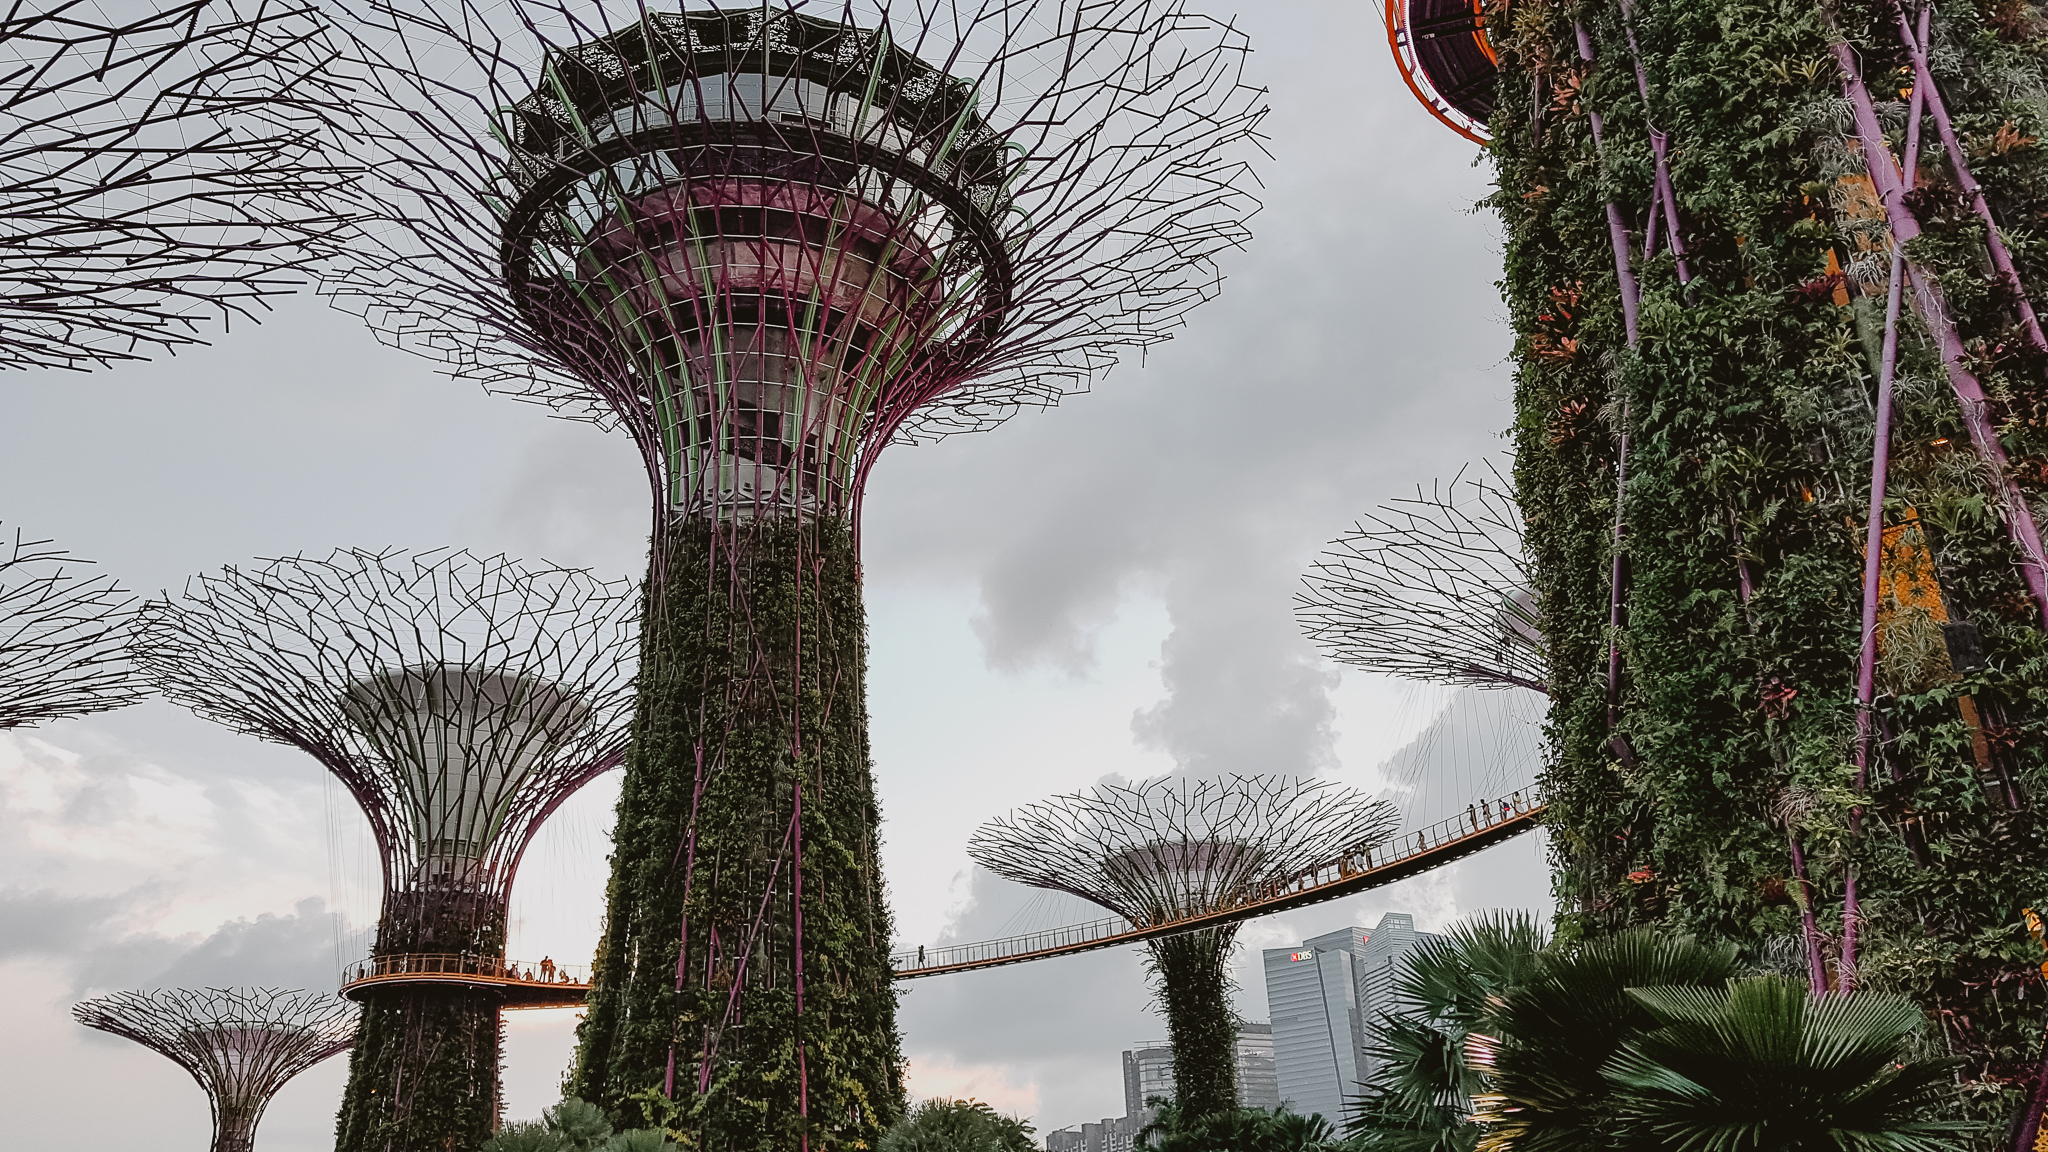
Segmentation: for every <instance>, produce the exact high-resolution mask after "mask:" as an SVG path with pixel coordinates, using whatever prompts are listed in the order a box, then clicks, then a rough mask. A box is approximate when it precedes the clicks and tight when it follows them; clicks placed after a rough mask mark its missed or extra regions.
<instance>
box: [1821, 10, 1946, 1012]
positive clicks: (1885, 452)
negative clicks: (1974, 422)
mask: <svg viewBox="0 0 2048 1152" xmlns="http://www.w3.org/2000/svg"><path fill="white" fill-rule="evenodd" d="M1925 19H1926V18H1925V16H1924V15H1923V16H1922V23H1923V26H1924V23H1925ZM1923 91H1924V86H1923V85H1915V86H1914V88H1913V99H1912V100H1911V102H1910V103H1909V105H1908V110H1907V113H1906V174H1905V179H1904V186H1905V187H1908V188H1910V187H1912V186H1913V182H1914V180H1915V179H1916V178H1917V177H1918V176H1919V168H1920V117H1921V114H1922V104H1923V100H1922V96H1923ZM1905 283H1906V252H1905V249H1903V248H1901V247H1900V246H1899V245H1897V244H1893V245H1892V278H1891V284H1890V287H1889V288H1887V289H1886V292H1885V300H1884V353H1883V358H1882V359H1881V360H1880V361H1879V363H1878V369H1877V419H1876V427H1875V428H1874V429H1873V430H1872V432H1871V444H1870V512H1869V523H1868V525H1867V526H1866V528H1865V531H1864V537H1863V632H1862V640H1861V643H1860V646H1859V648H1858V650H1857V655H1856V789H1857V791H1859V792H1860V791H1862V790H1863V786H1864V784H1865V782H1866V781H1867V780H1868V779H1869V776H1870V759H1871V756H1870V752H1871V748H1870V736H1871V721H1872V717H1871V714H1870V706H1871V702H1872V701H1873V700H1875V699H1876V697H1877V600H1878V583H1879V579H1880V577H1881V575H1882V572H1883V559H1884V499H1885V487H1886V482H1887V479H1888V476H1889V473H1890V471H1891V459H1892V382H1893V381H1894V380H1895V379H1896V378H1897V372H1898V362H1899V307H1900V304H1901V303H1902V301H1903V299H1904V296H1905ZM1862 830H1863V806H1862V805H1860V804H1859V805H1856V806H1854V807H1851V808H1850V809H1849V835H1850V836H1852V837H1853V836H1855V835H1856V834H1857V833H1859V832H1861V831H1862ZM1862 921H1863V909H1862V904H1861V903H1860V901H1859V900H1858V898H1857V892H1856V866H1855V865H1854V864H1851V865H1849V868H1848V872H1847V874H1846V876H1845V878H1844V881H1843V885H1842V989H1843V991H1848V990H1850V989H1851V988H1853V987H1854V984H1855V979H1856V975H1855V973H1856V942H1857V930H1858V929H1859V928H1860V927H1861V926H1862Z"/></svg>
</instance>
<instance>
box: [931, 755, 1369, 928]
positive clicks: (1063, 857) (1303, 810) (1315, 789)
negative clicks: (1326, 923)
mask: <svg viewBox="0 0 2048 1152" xmlns="http://www.w3.org/2000/svg"><path fill="white" fill-rule="evenodd" d="M1398 823H1399V816H1398V813H1397V812H1396V811H1395V809H1394V806H1393V805H1391V804H1389V803H1387V802H1386V801H1383V800H1377V799H1374V798H1373V797H1370V796H1367V795H1365V794H1364V793H1361V792H1357V791H1354V790H1352V789H1350V788H1347V787H1344V786H1343V785H1341V784H1335V783H1332V782H1330V781H1326V780H1314V779H1303V778H1296V777H1284V776H1225V777H1219V778H1215V779H1207V780H1191V779H1186V778H1180V779H1174V778H1170V777H1169V778H1163V779H1159V780H1153V781H1150V782H1145V783H1139V784H1133V785H1116V784H1104V785H1097V786H1096V787H1095V788H1093V789H1091V790H1089V791H1086V792H1077V793H1074V794H1072V795H1068V796H1055V797H1053V798H1052V799H1050V800H1044V801H1040V802H1039V803H1036V804H1027V805H1025V806H1024V807H1022V808H1019V809H1017V810H1016V811H1014V812H1012V813H1011V814H1010V815H1009V816H1007V817H1004V818H1001V819H997V820H992V821H990V822H989V823H987V824H984V825H982V827H981V828H980V829H979V830H977V831H976V832H975V834H974V836H973V838H972V839H971V840H969V841H968V844H967V854H968V855H969V856H970V857H972V858H973V859H974V861H975V863H977V864H980V865H981V866H982V867H984V868H987V869H988V870H989V871H991V872H994V873H995V874H997V875H998V876H1003V877H1005V878H1007V879H1011V880H1015V881H1017V882H1018V883H1021V884H1029V885H1031V886H1033V887H1036V888H1051V889H1054V890H1056V891H1060V892H1070V893H1072V894H1074V895H1076V896H1079V897H1081V898H1082V899H1084V900H1088V901H1091V902H1093V903H1095V904H1099V905H1101V906H1103V907H1104V908H1108V909H1110V910H1111V911H1113V912H1115V913H1117V914H1118V915H1120V916H1123V917H1124V918H1125V919H1127V920H1129V921H1131V923H1133V924H1155V923H1160V922H1163V921H1166V920H1175V919H1180V918H1183V917H1187V916H1194V915H1199V914H1201V913H1204V912H1212V911H1216V910H1218V909H1221V908H1224V907H1227V906H1229V905H1230V904H1232V903H1235V902H1237V901H1240V900H1242V899H1244V898H1245V897H1247V896H1249V895H1250V894H1252V893H1255V892H1257V891H1259V890H1260V889H1262V888H1265V887H1267V886H1269V885H1272V884H1276V883H1285V882H1287V881H1289V880H1292V879H1294V878H1295V877H1298V876H1301V875H1303V874H1305V873H1308V872H1311V871H1313V870H1314V869H1315V868H1316V867H1317V866H1318V865H1322V864H1325V863H1327V862H1329V861H1331V860H1334V859H1336V858H1338V857H1340V856H1343V855H1346V854H1348V853H1351V852H1355V851H1358V850H1360V849H1364V848H1369V847H1372V846H1374V845H1377V844H1380V843H1383V842H1384V841H1386V840H1387V839H1389V838H1390V837H1392V836H1393V834H1394V831H1395V828H1396V827H1397V825H1398Z"/></svg>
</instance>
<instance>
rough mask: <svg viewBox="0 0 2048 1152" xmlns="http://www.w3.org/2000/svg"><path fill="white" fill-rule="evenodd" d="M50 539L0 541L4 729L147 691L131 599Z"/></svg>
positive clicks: (18, 535)
mask: <svg viewBox="0 0 2048 1152" xmlns="http://www.w3.org/2000/svg"><path fill="white" fill-rule="evenodd" d="M69 556H70V554H69V553H67V552H64V551H62V550H60V549H53V548H51V547H50V542H49V541H48V540H30V539H28V538H26V537H25V536H24V535H23V534H22V532H21V530H20V529H18V528H17V529H15V532H14V539H13V541H12V542H11V543H8V542H0V729H6V728H18V727H21V726H23V725H28V724H36V723H40V722H41V721H44V720H56V719H60V718H62V717H65V716H77V715H81V714H83V713H87V712H100V711H104V710H106V709H109V708H120V707H123V706H124V705H128V704H133V703H134V702H135V701H137V700H139V699H141V698H142V696H143V694H144V691H145V685H144V683H143V681H142V679H141V678H140V677H138V676H137V675H136V674H135V671H134V668H133V666H132V665H131V664H130V663H129V660H128V653H127V643H128V626H129V623H130V619H131V615H132V613H131V612H130V610H129V604H130V602H131V601H130V599H129V597H128V594H127V593H126V592H124V591H122V589H121V587H120V584H119V583H118V582H116V581H115V580H114V578H113V577H111V576H89V577H81V576H79V575H77V574H76V573H74V572H71V571H67V570H66V568H65V565H66V563H67V562H68V563H71V564H77V563H79V561H77V560H73V559H69Z"/></svg>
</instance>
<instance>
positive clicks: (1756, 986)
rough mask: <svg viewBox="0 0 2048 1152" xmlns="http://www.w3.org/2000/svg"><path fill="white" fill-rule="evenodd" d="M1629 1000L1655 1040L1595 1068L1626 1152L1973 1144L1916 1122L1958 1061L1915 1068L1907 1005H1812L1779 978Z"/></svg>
mask: <svg viewBox="0 0 2048 1152" xmlns="http://www.w3.org/2000/svg"><path fill="white" fill-rule="evenodd" d="M1629 996H1630V997H1631V998H1632V999H1634V1000H1635V1001H1636V1003H1637V1005H1638V1006H1639V1007H1641V1008H1643V1009H1644V1010H1646V1011H1647V1012H1648V1013H1649V1014H1650V1015H1651V1016H1652V1017H1654V1018H1655V1019H1656V1022H1657V1027H1656V1028H1654V1029H1653V1030H1651V1031H1649V1032H1646V1033H1644V1034H1643V1035H1640V1036H1637V1037H1635V1038H1633V1039H1631V1040H1629V1041H1627V1042H1626V1043H1624V1044H1623V1045H1622V1048H1621V1051H1620V1052H1619V1053H1618V1054H1617V1055H1616V1056H1615V1058H1614V1059H1613V1060H1611V1061H1609V1062H1608V1064H1607V1065H1606V1067H1605V1068H1603V1069H1602V1073H1603V1075H1605V1076H1606V1078H1607V1080H1608V1081H1609V1082H1610V1083H1611V1084H1613V1085H1614V1100H1615V1113H1616V1117H1617V1127H1618V1129H1619V1131H1620V1133H1621V1135H1622V1142H1623V1143H1624V1144H1627V1145H1628V1146H1631V1147H1646V1146H1647V1147H1671V1148H1684V1149H1688V1150H1697V1152H1739V1150H1744V1149H1752V1148H1782V1149H1785V1150H1786V1152H1802V1150H1805V1149H1813V1150H1815V1152H1821V1150H1827V1152H1834V1150H1837V1149H1839V1150H1844V1152H1934V1150H1936V1149H1948V1148H1955V1147H1958V1146H1959V1141H1958V1139H1957V1138H1958V1137H1960V1136H1962V1135H1964V1134H1967V1133H1968V1132H1970V1131H1971V1126H1969V1125H1965V1124H1958V1123H1944V1122H1938V1121H1930V1120H1927V1119H1925V1118H1924V1116H1925V1114H1926V1113H1927V1111H1928V1109H1929V1107H1930V1106H1931V1105H1933V1104H1934V1103H1936V1102H1937V1100H1938V1099H1939V1097H1940V1095H1941V1094H1942V1091H1943V1090H1944V1089H1945V1088H1946V1087H1947V1085H1948V1083H1949V1082H1950V1080H1951V1079H1952V1077H1953V1073H1954V1069H1955V1066H1956V1065H1957V1064H1959V1063H1960V1061H1955V1060H1947V1059H1941V1060H1915V1059H1912V1058H1910V1056H1909V1055H1908V1052H1909V1049H1910V1046H1911V1041H1912V1039H1913V1037H1914V1034H1915V1033H1917V1032H1918V1031H1919V1030H1920V1026H1921V1023H1922V1020H1921V1016H1920V1010H1919V1009H1918V1008H1916V1007H1915V1006H1914V1005H1913V1003H1912V1001H1910V1000H1906V999H1904V998H1902V997H1898V996H1886V995H1882V994H1879V993H1875V992H1858V993H1852V994H1850V995H1847V996H1823V997H1820V998H1818V999H1809V997H1808V994H1807V990H1806V987H1805V985H1804V984H1802V983H1796V982H1794V981H1791V980H1788V979H1786V978H1785V977H1782V976H1759V977H1754V978H1752V979H1749V980H1737V981H1732V982H1730V983H1729V984H1727V985H1726V986H1725V987H1722V988H1638V989H1633V990H1631V991H1630V992H1629Z"/></svg>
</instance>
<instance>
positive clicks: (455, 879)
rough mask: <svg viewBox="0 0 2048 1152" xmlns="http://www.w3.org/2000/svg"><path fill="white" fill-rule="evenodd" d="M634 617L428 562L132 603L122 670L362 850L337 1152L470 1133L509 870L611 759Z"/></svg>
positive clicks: (319, 563)
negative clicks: (331, 819) (351, 1031)
mask: <svg viewBox="0 0 2048 1152" xmlns="http://www.w3.org/2000/svg"><path fill="white" fill-rule="evenodd" d="M637 607H638V605H637V603H636V598H635V597H634V596H632V595H631V591H630V588H629V587H628V586H627V585H626V584H625V583H624V582H612V583H606V582H603V581H600V580H596V579H594V578H592V577H591V576H589V575H588V574H587V573H583V572H579V571H572V570H567V569H559V568H527V567H524V566H522V565H520V564H518V563H516V562H514V561H511V560H507V559H505V558H504V557H502V556H496V557H490V558H478V557H475V556H472V555H470V554H469V553H467V552H449V551H445V550H443V551H434V552H422V553H412V554H404V553H397V552H362V551H348V550H340V551H336V552H334V553H333V554H332V555H330V556H328V557H326V558H325V559H307V558H303V557H292V558H286V559H280V560H272V561H268V562H265V563H263V564H261V565H260V566H258V567H255V568H253V569H251V570H247V571H244V570H241V569H237V568H227V569H224V570H222V571H221V572H220V573H219V574H217V575H205V576H199V577H195V578H194V579H193V580H192V581H191V582H190V583H189V584H188V585H187V588H186V591H185V595H184V596H183V597H182V598H181V599H176V600H172V599H164V600H159V601H152V602H150V603H148V604H145V605H144V606H143V609H142V621H141V623H140V625H139V626H138V635H137V639H136V642H135V648H136V652H137V658H138V660H139V662H140V663H141V665H142V667H143V669H144V670H145V671H146V672H147V673H148V674H149V675H150V676H151V677H152V678H153V679H154V680H155V681H156V684H157V686H158V687H159V688H160V689H161V690H162V691H163V693H164V694H165V695H166V696H168V697H170V698H171V699H172V700H175V701H177V702H178V703H180V704H183V705H185V706H186V707H188V708H190V709H192V710H193V711H194V712H196V713H198V714H199V715H201V716H204V717H206V718H207V719H210V720H213V721H216V722H218V723H221V724H224V725H226V726H228V727H230V728H233V729H235V730H236V731H239V732H244V733H247V734H249V735H251V736H257V737H260V738H262V739H265V740H271V741H275V742H277V743H280V744H288V745H290V746H292V747H294V748H298V749H300V750H301V751H304V752H306V753H307V754H309V755H311V756H313V757H314V758H315V759H317V760H319V761H320V763H321V764H323V765H324V766H326V768H327V770H328V771H329V772H331V773H333V774H334V776H335V778H336V779H338V780H340V781H341V783H342V784H343V785H344V786H345V787H347V788H348V790H349V791H350V792H351V793H352V794H353V795H354V796H355V798H356V802H357V803H358V804H360V805H361V806H362V810H363V815H364V816H365V817H366V818H367V819H368V820H369V824H370V831H371V833H372V834H373V835H374V836H375V838H376V842H377V848H378V852H379V854H380V856H381V859H382V863H383V876H384V882H383V904H382V911H381V913H380V915H379V919H378V922H377V936H376V942H375V945H374V947H373V950H372V957H371V962H370V964H369V965H368V970H369V972H370V973H371V975H372V976H373V978H372V979H368V980H365V981H363V982H361V983H360V984H353V985H351V989H352V991H351V994H352V995H354V996H356V997H357V998H359V999H361V1000H362V1001H363V1003H364V1013H363V1022H362V1030H361V1032H360V1034H359V1036H358V1038H357V1042H356V1048H355V1051H354V1053H353V1054H352V1055H351V1056H350V1058H349V1060H350V1063H349V1082H348V1087H347V1089H346V1092H345V1093H344V1095H343V1098H342V1108H341V1115H340V1118H339V1120H338V1121H337V1126H336V1129H337V1134H336V1146H337V1147H338V1148H342V1149H377V1150H380V1152H399V1150H413V1149H429V1148H431V1149H442V1148H445V1147H457V1146H459V1147H469V1146H473V1145H474V1144H476V1143H478V1142H480V1141H482V1140H483V1139H485V1138H486V1137H488V1136H489V1135H490V1134H491V1131H492V1130H493V1128H494V1126H495V1124H496V1122H497V1115H498V1051H499V1009H500V1004H501V997H502V995H503V992H502V989H501V984H502V979H503V978H504V977H505V976H506V971H505V966H504V955H505V926H506V925H505V917H506V902H507V899H508V897H509V894H510V891H511V887H512V880H513V875H514V873H515V871H516V870H517V868H518V865H519V858H520V856H521V854H522V853H523V852H524V851H525V849H526V846H527V844H528V843H529V842H530V841H531V840H532V839H533V835H534V833H535V831H536V830H537V829H538V828H539V826H540V823H541V821H543V820H545V819H546V818H547V816H548V814H549V813H551V812H553V811H554V810H555V808H556V807H557V806H559V805H560V804H561V803H562V802H563V801H564V800H566V799H568V797H569V796H570V794H571V793H573V792H575V791H576V789H578V788H580V787H582V786H583V785H584V784H585V783H586V782H588V781H589V780H590V779H591V778H592V777H594V776H596V775H598V774H599V773H601V772H603V771H605V770H607V769H609V768H612V767H614V766H616V765H617V764H618V763H619V761H620V759H621V757H622V756H623V754H624V748H625V742H626V728H627V718H628V716H629V715H630V714H631V710H632V685H631V677H632V658H631V657H632V651H633V645H634V642H635V640H636V638H637V637H636V634H635V629H634V615H635V613H636V610H637ZM465 977H468V978H469V979H464V978H465Z"/></svg>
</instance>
